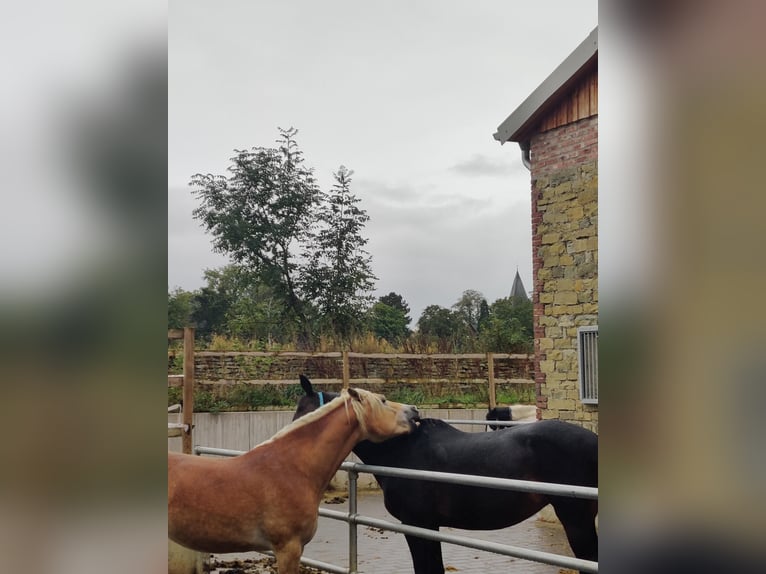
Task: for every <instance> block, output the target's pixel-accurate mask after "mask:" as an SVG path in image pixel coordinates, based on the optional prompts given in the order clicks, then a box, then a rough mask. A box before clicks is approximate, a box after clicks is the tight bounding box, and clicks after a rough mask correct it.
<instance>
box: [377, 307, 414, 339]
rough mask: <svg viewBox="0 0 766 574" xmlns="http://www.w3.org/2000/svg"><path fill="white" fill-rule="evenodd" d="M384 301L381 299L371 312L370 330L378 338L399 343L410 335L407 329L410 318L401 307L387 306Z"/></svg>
mask: <svg viewBox="0 0 766 574" xmlns="http://www.w3.org/2000/svg"><path fill="white" fill-rule="evenodd" d="M382 299H383V298H382V297H381V298H380V299H379V300H378V301H377V302H376V303H375V304H374V305H373V306H372V309H371V310H370V316H369V320H368V324H369V328H370V330H371V331H372V332H373V334H374V335H375V336H376V337H378V338H380V339H385V340H386V341H388V342H389V343H398V342H400V341H402V340H403V339H405V338H407V336H408V335H409V334H410V330H409V329H408V328H407V324H408V323H409V322H410V318H409V317H407V316H406V315H405V313H404V312H403V311H402V309H401V308H400V307H392V306H390V305H387V304H386V303H384V302H383V301H382Z"/></svg>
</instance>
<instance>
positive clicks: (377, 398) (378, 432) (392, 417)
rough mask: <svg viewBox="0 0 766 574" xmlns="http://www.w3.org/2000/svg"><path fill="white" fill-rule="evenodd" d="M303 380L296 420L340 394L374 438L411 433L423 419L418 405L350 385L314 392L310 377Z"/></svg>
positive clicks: (377, 440) (380, 440) (381, 438)
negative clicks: (302, 394)
mask: <svg viewBox="0 0 766 574" xmlns="http://www.w3.org/2000/svg"><path fill="white" fill-rule="evenodd" d="M300 380H301V387H303V390H304V392H305V393H306V395H305V396H303V397H301V398H300V400H299V401H298V408H297V409H296V411H295V415H293V420H295V419H297V418H299V417H302V416H303V415H305V414H307V413H310V412H311V411H314V410H316V409H318V408H319V407H320V406H322V405H323V404H325V403H328V402H330V401H331V400H333V399H335V398H337V397H338V396H341V397H343V398H344V399H345V400H346V401H347V403H346V404H347V406H350V407H351V408H353V410H354V413H355V414H356V418H357V420H358V421H359V424H360V426H361V427H362V429H363V430H364V433H365V438H366V439H367V440H369V441H372V442H383V441H384V440H386V439H388V438H392V437H395V436H399V435H403V434H408V433H410V432H412V431H413V430H415V427H416V426H417V422H418V421H419V420H420V415H419V413H418V409H417V408H415V407H414V406H412V405H405V404H402V403H396V402H394V401H389V400H387V399H386V397H384V396H383V395H379V394H376V393H371V392H369V391H365V390H363V389H347V390H346V391H344V392H343V393H342V394H341V395H338V393H325V392H321V391H320V392H315V391H314V389H313V387H312V386H311V381H309V379H308V378H307V377H305V376H304V375H301V376H300Z"/></svg>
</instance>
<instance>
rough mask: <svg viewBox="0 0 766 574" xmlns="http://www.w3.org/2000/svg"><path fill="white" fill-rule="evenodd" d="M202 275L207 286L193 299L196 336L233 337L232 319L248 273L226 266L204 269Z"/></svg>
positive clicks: (206, 337) (236, 267) (241, 269)
mask: <svg viewBox="0 0 766 574" xmlns="http://www.w3.org/2000/svg"><path fill="white" fill-rule="evenodd" d="M203 276H204V278H205V281H206V283H207V284H206V285H205V286H204V287H202V288H201V289H199V290H198V291H197V293H196V294H195V296H194V300H193V311H192V320H193V322H194V324H195V325H196V327H197V334H198V335H199V336H200V337H201V338H204V339H208V338H210V337H211V336H212V335H214V334H219V335H231V332H230V330H229V324H228V323H229V317H230V313H231V309H232V307H233V306H234V305H235V304H236V302H237V300H238V299H239V298H240V297H241V291H242V290H243V289H244V286H245V284H246V281H247V279H246V278H245V271H244V269H243V268H241V267H239V266H237V265H227V266H225V267H222V268H221V269H205V271H204V274H203Z"/></svg>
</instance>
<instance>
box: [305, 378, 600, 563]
mask: <svg viewBox="0 0 766 574" xmlns="http://www.w3.org/2000/svg"><path fill="white" fill-rule="evenodd" d="M301 386H302V387H303V390H304V391H305V392H306V396H304V397H301V399H300V401H299V403H298V409H297V411H296V413H295V417H296V418H297V417H300V416H302V415H303V414H305V413H308V412H310V411H312V410H313V409H315V408H317V407H318V405H319V403H320V402H324V401H329V400H332V399H333V397H335V396H336V395H335V393H321V392H315V391H314V389H313V388H312V386H311V382H310V381H309V380H308V379H307V378H306V377H304V376H302V375H301ZM354 453H356V455H357V456H358V457H359V458H361V459H362V461H363V462H365V463H366V464H371V465H380V466H393V467H400V468H412V469H418V470H435V471H442V472H455V473H460V474H477V475H481V476H493V477H500V478H515V479H521V480H535V481H540V482H551V483H559V484H573V485H579V486H592V487H595V486H597V485H598V437H597V436H596V434H594V433H592V432H591V431H589V430H586V429H584V428H582V427H579V426H576V425H572V424H568V423H565V422H561V421H556V420H547V421H539V422H534V423H529V424H524V425H519V426H516V427H511V428H508V429H506V430H503V431H501V432H483V433H468V432H462V431H460V430H458V429H456V428H454V427H452V426H450V425H448V424H447V423H445V422H443V421H440V420H437V419H422V420H421V421H420V425H419V426H418V428H417V429H416V430H415V431H414V432H413V433H411V434H409V435H407V436H401V437H397V438H393V439H391V440H389V441H386V442H384V443H381V444H373V443H371V442H369V441H363V442H360V443H359V444H358V445H357V446H356V447H354ZM375 478H376V479H377V481H378V483H379V484H380V486H381V488H382V489H383V497H384V500H385V505H386V509H387V510H388V511H389V512H390V513H391V514H392V515H393V516H395V517H396V518H398V519H399V520H401V521H402V522H403V523H404V524H411V525H413V526H420V527H422V528H430V529H432V530H438V529H439V527H440V526H449V527H453V528H463V529H468V530H494V529H498V528H505V527H507V526H512V525H513V524H518V523H519V522H521V521H522V520H526V519H527V518H529V517H530V516H532V515H533V514H535V513H536V512H538V511H539V510H540V509H542V508H543V507H544V506H546V505H547V504H549V503H550V504H551V505H553V508H554V510H555V511H556V515H557V516H558V518H559V520H561V523H562V524H563V526H564V530H565V531H566V535H567V539H568V540H569V544H570V546H571V547H572V551H573V552H574V554H575V556H577V558H582V559H584V560H593V561H597V560H598V535H597V533H596V526H595V518H596V514H597V513H598V502H597V501H595V500H587V499H576V498H568V497H557V496H551V495H544V494H534V493H528V492H517V491H511V490H497V489H489V488H479V487H475V486H461V485H456V484H447V483H441V482H427V481H423V480H412V479H404V478H392V477H386V476H377V475H376V476H375ZM406 538H407V544H408V545H409V547H410V553H411V554H412V562H413V565H414V567H415V574H443V573H444V564H443V561H442V552H441V544H440V543H439V542H435V541H432V540H424V539H422V538H417V537H415V536H406Z"/></svg>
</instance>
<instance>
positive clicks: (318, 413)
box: [256, 388, 383, 446]
mask: <svg viewBox="0 0 766 574" xmlns="http://www.w3.org/2000/svg"><path fill="white" fill-rule="evenodd" d="M354 390H355V391H356V392H357V393H359V396H361V397H362V398H363V400H364V401H365V402H367V403H368V404H369V405H370V409H371V413H372V414H373V415H376V414H378V413H379V412H380V411H381V410H382V409H383V402H382V401H381V399H380V397H379V396H378V395H376V394H375V393H371V392H370V391H365V390H364V389H356V388H355V389H354ZM349 403H350V404H351V408H352V409H353V410H354V415H355V416H356V420H357V421H358V422H359V427H360V428H361V429H362V432H363V433H365V434H366V433H367V425H366V421H365V418H366V416H367V415H366V413H365V410H364V405H363V404H362V403H361V402H359V401H355V400H354V399H353V398H351V395H350V394H349V392H348V389H343V390H342V391H341V392H340V395H339V396H337V397H335V398H334V399H333V400H331V401H330V402H329V403H326V404H324V405H323V406H321V407H319V408H318V409H317V410H315V411H312V412H310V413H308V414H307V415H305V416H302V417H301V418H299V419H297V420H294V421H293V422H291V423H290V424H289V425H287V426H286V427H285V428H283V429H282V430H280V431H279V432H277V433H276V434H275V435H274V436H272V437H271V438H270V439H267V440H265V441H263V442H262V443H260V444H266V443H269V442H271V441H273V440H276V439H278V438H281V437H283V436H285V435H286V434H288V433H291V432H292V431H294V430H296V429H299V428H301V427H304V426H306V425H307V424H311V423H313V422H314V421H316V420H317V419H321V418H322V417H323V416H325V415H327V414H329V413H330V412H332V411H334V410H335V409H338V408H340V407H341V406H345V407H346V415H347V416H348V405H349ZM256 446H259V445H256Z"/></svg>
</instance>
